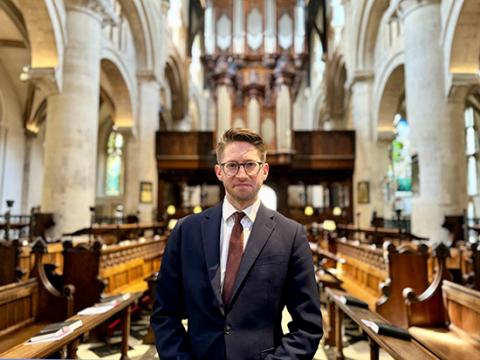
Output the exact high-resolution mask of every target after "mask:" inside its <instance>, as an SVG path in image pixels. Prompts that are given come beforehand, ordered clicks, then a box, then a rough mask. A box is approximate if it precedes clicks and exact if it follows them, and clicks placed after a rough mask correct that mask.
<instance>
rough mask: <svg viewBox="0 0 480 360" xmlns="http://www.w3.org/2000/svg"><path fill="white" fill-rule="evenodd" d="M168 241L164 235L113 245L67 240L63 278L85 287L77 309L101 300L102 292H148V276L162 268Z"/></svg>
mask: <svg viewBox="0 0 480 360" xmlns="http://www.w3.org/2000/svg"><path fill="white" fill-rule="evenodd" d="M165 243H166V238H165V237H162V238H160V239H158V240H153V239H152V240H145V241H131V242H122V245H110V246H106V245H103V244H102V243H101V242H99V241H95V242H93V243H92V244H80V245H77V246H73V244H72V242H71V241H66V242H64V251H63V255H64V265H63V281H64V283H70V284H74V285H75V287H77V288H81V289H82V290H83V291H82V292H77V293H76V295H75V311H79V310H80V309H83V308H85V307H88V306H91V305H92V304H94V303H96V302H98V301H99V299H100V295H101V294H102V293H105V294H118V293H124V292H131V291H145V290H146V289H147V288H148V284H147V282H146V281H145V278H147V277H149V276H150V275H151V274H153V273H154V272H156V271H158V269H160V261H161V258H162V256H163V251H164V248H165ZM78 269H82V270H81V271H79V270H78Z"/></svg>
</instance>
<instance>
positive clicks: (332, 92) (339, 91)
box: [326, 53, 347, 121]
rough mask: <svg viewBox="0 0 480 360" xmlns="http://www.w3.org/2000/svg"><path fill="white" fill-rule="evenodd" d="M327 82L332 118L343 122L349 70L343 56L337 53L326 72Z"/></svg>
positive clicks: (328, 101)
mask: <svg viewBox="0 0 480 360" xmlns="http://www.w3.org/2000/svg"><path fill="white" fill-rule="evenodd" d="M326 75H327V78H326V82H327V91H326V96H327V106H328V109H329V112H330V118H331V119H332V120H334V121H338V120H342V119H343V116H344V114H345V100H346V98H345V82H346V81H347V70H346V67H345V61H344V59H343V56H342V55H341V54H339V53H336V54H335V55H334V57H333V59H332V61H330V62H329V64H328V71H326Z"/></svg>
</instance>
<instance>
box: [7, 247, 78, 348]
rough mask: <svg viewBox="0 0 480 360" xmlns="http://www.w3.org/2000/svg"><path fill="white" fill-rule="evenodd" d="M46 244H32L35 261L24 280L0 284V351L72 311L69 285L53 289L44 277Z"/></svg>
mask: <svg viewBox="0 0 480 360" xmlns="http://www.w3.org/2000/svg"><path fill="white" fill-rule="evenodd" d="M45 247H46V244H45V243H43V242H42V241H40V242H37V243H36V244H35V246H34V252H35V254H36V262H35V267H34V270H33V272H32V273H33V274H34V275H36V277H33V278H31V279H28V280H26V281H20V282H16V283H11V284H8V285H4V286H1V287H0V353H1V352H3V351H5V350H7V349H9V348H11V347H12V346H15V345H16V344H18V343H21V342H23V341H25V340H27V339H28V338H30V337H31V336H32V335H33V334H35V333H37V332H38V331H39V330H40V329H41V328H42V327H44V326H45V325H46V324H48V323H51V322H57V321H63V320H65V319H66V318H68V317H69V316H71V315H72V314H73V292H74V288H73V287H72V286H66V287H65V288H64V290H63V292H59V291H58V290H56V289H55V288H54V287H53V286H52V285H51V284H50V282H49V281H48V279H47V278H46V275H45V272H44V268H43V262H42V258H43V254H44V252H45Z"/></svg>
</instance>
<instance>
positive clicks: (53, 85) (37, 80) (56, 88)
mask: <svg viewBox="0 0 480 360" xmlns="http://www.w3.org/2000/svg"><path fill="white" fill-rule="evenodd" d="M24 74H25V80H28V81H31V82H32V83H33V84H34V85H35V86H36V87H37V88H39V89H40V90H41V91H42V92H43V93H44V94H45V96H46V97H49V96H50V95H54V94H58V93H59V92H61V91H62V82H61V73H60V71H58V68H56V67H44V68H28V70H27V71H25V72H24Z"/></svg>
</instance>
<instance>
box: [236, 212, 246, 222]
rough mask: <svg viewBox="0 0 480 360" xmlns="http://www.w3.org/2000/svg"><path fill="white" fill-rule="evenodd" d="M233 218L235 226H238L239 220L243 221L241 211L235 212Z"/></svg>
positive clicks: (243, 214)
mask: <svg viewBox="0 0 480 360" xmlns="http://www.w3.org/2000/svg"><path fill="white" fill-rule="evenodd" d="M233 216H234V217H235V224H240V220H242V219H243V217H244V216H245V213H244V212H243V211H237V212H236V213H234V214H233Z"/></svg>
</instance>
